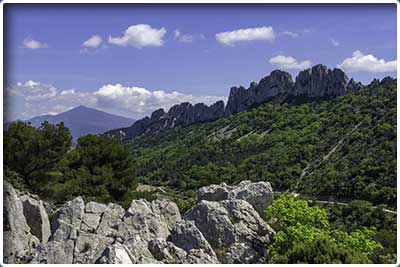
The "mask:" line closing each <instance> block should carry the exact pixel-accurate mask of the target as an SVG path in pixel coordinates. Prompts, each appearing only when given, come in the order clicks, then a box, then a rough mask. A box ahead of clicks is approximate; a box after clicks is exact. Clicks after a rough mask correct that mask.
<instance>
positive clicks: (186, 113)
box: [105, 101, 224, 140]
mask: <svg viewBox="0 0 400 267" xmlns="http://www.w3.org/2000/svg"><path fill="white" fill-rule="evenodd" d="M223 116H224V102H223V101H218V102H216V103H214V104H212V105H211V106H207V105H205V104H203V103H198V104H195V105H192V104H191V103H188V102H184V103H181V104H177V105H174V106H172V107H171V108H170V109H169V110H168V112H167V113H165V112H164V110H163V109H158V110H156V111H154V112H153V113H152V114H151V117H150V118H149V117H145V118H143V119H141V120H138V121H136V122H135V123H134V124H133V125H132V126H130V127H128V128H124V129H116V130H112V131H109V132H107V133H105V135H108V136H110V137H113V138H116V139H119V140H128V139H132V138H134V137H136V136H139V135H141V134H143V133H147V132H151V133H156V132H161V131H164V130H168V129H172V128H174V127H177V126H188V125H191V124H194V123H199V122H206V121H212V120H216V119H219V118H222V117H223Z"/></svg>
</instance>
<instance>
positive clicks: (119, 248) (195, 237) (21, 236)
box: [3, 181, 275, 264]
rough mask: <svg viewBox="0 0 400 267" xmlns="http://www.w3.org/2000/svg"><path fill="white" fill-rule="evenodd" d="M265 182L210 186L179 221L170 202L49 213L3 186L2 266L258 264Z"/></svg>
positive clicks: (267, 231) (265, 229) (74, 204)
mask: <svg viewBox="0 0 400 267" xmlns="http://www.w3.org/2000/svg"><path fill="white" fill-rule="evenodd" d="M271 200H272V189H271V185H270V184H269V183H267V182H258V183H251V182H249V181H243V182H241V183H240V184H239V185H237V186H227V185H226V184H221V185H211V186H207V187H203V188H201V189H200V190H199V191H198V192H197V203H196V205H195V206H194V207H193V208H192V209H190V210H189V211H188V212H187V213H186V214H184V215H183V216H181V214H180V212H179V209H178V207H177V205H176V204H175V203H174V202H172V201H170V200H167V199H161V200H154V201H152V202H148V201H146V200H142V199H140V200H132V203H131V205H130V207H129V208H128V209H127V210H125V209H124V208H123V207H121V206H119V205H116V204H111V203H110V204H108V205H105V204H100V203H95V202H88V203H85V202H84V200H83V199H82V198H81V197H77V198H75V199H73V200H71V201H69V202H67V203H66V204H65V205H64V206H63V207H61V208H59V209H57V210H56V211H55V212H54V214H52V216H51V217H52V220H51V223H50V221H49V216H48V214H47V212H46V208H45V207H46V203H44V202H43V201H41V200H40V199H39V198H38V197H36V196H34V195H30V194H26V193H21V192H18V191H17V190H15V189H14V188H13V187H12V186H11V185H10V184H9V183H7V182H4V211H3V214H4V229H3V234H4V240H3V241H4V248H3V252H4V262H5V263H49V264H55V263H64V264H70V263H121V264H122V263H124V264H129V263H263V262H265V261H266V260H267V259H268V257H269V256H268V251H267V249H266V246H267V245H268V244H270V243H271V242H272V240H273V238H274V235H275V233H274V231H273V229H272V228H271V227H270V226H269V225H268V224H267V223H266V222H265V221H264V220H263V219H262V217H261V216H260V213H261V214H262V211H263V210H264V209H265V207H266V206H267V205H268V204H269V203H270V202H271Z"/></svg>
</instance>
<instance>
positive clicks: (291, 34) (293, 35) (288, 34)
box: [280, 31, 299, 38]
mask: <svg viewBox="0 0 400 267" xmlns="http://www.w3.org/2000/svg"><path fill="white" fill-rule="evenodd" d="M280 34H281V35H286V36H289V37H292V38H297V37H299V34H298V33H296V32H290V31H284V32H281V33H280Z"/></svg>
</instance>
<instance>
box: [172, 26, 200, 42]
mask: <svg viewBox="0 0 400 267" xmlns="http://www.w3.org/2000/svg"><path fill="white" fill-rule="evenodd" d="M174 38H175V39H176V40H178V41H179V42H182V43H193V42H194V41H195V40H198V39H205V36H204V35H203V34H187V33H185V34H182V32H181V31H180V30H179V29H176V30H175V31H174Z"/></svg>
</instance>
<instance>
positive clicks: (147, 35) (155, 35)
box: [108, 24, 167, 48]
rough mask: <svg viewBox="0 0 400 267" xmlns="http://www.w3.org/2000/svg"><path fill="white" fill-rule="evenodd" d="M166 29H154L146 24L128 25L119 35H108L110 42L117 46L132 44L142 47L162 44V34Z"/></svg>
mask: <svg viewBox="0 0 400 267" xmlns="http://www.w3.org/2000/svg"><path fill="white" fill-rule="evenodd" d="M166 32H167V31H166V30H165V29H164V28H160V29H155V28H152V27H151V26H150V25H147V24H137V25H132V26H130V27H129V28H128V29H127V30H126V31H125V32H124V34H123V36H121V37H111V36H109V37H108V42H109V43H110V44H115V45H119V46H133V47H136V48H142V47H145V46H162V45H163V44H164V40H163V36H164V35H165V33H166Z"/></svg>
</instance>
